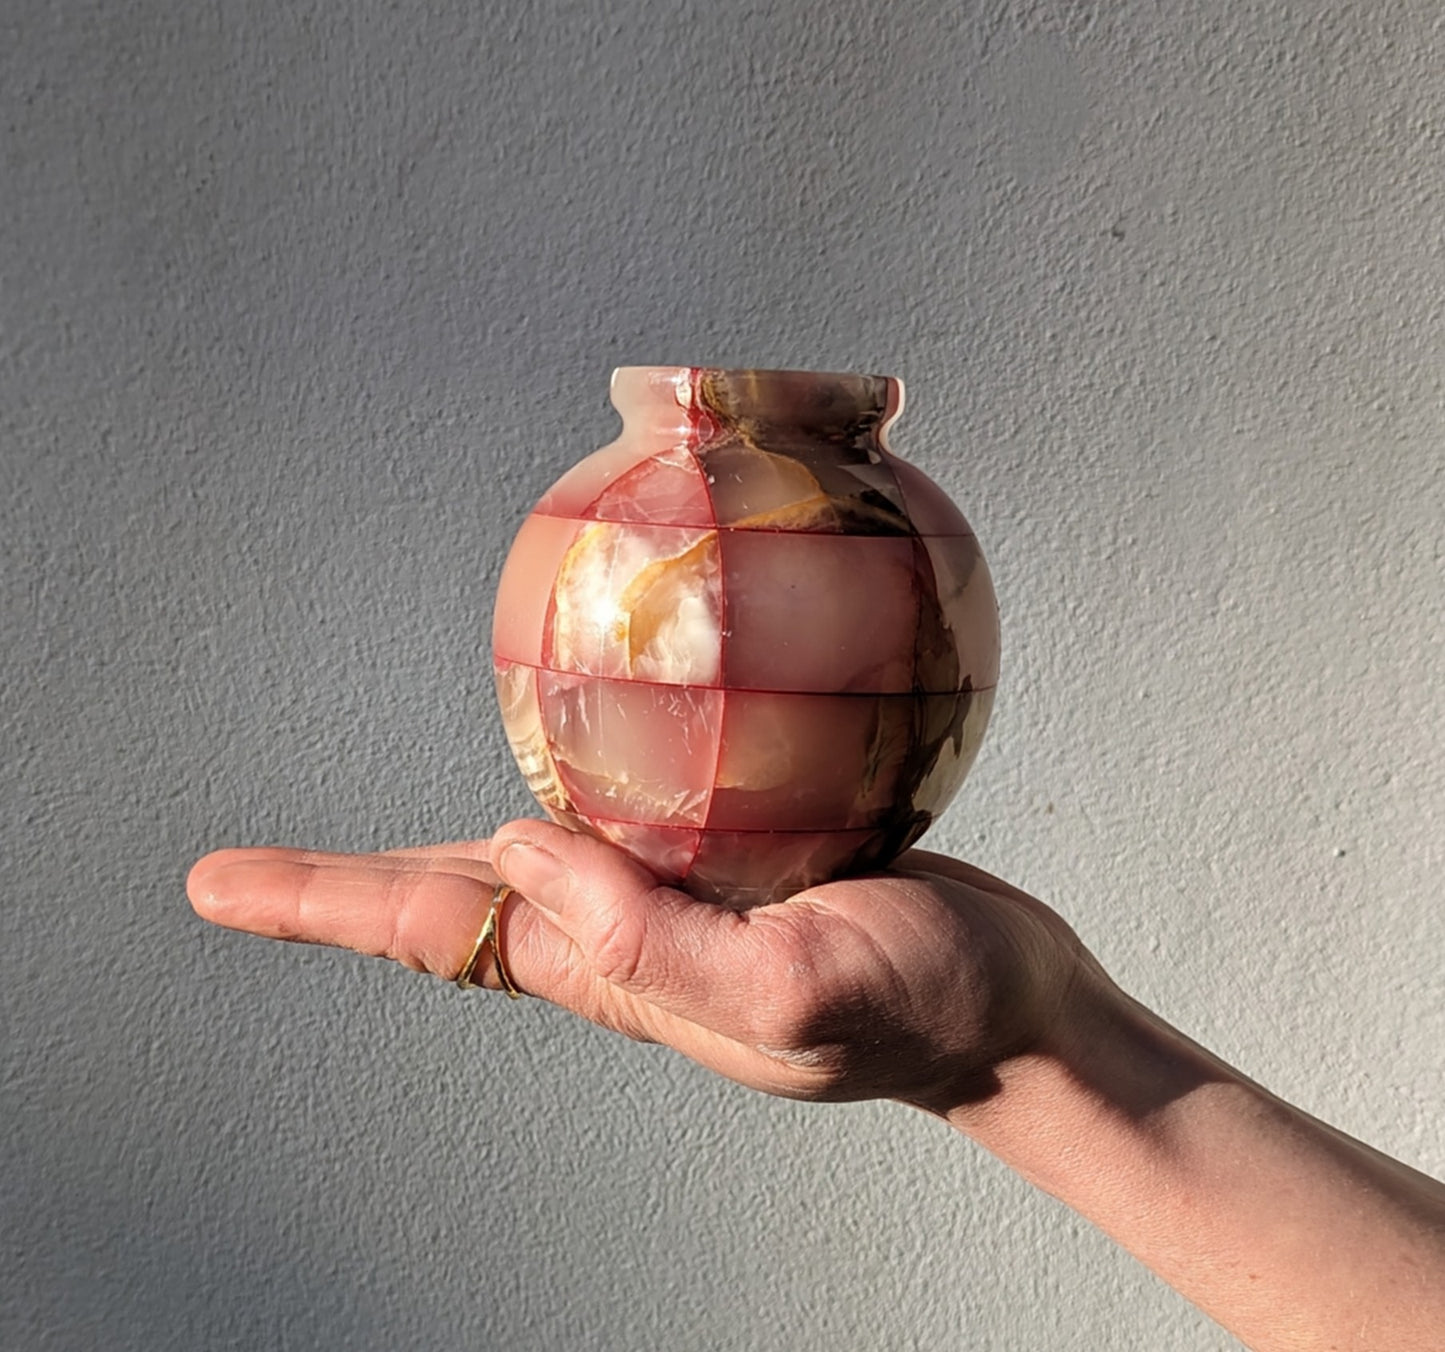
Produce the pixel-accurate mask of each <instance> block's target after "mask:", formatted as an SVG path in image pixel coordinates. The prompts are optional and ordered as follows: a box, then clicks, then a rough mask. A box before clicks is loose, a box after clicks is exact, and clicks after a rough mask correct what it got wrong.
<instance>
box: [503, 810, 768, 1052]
mask: <svg viewBox="0 0 1445 1352" xmlns="http://www.w3.org/2000/svg"><path fill="white" fill-rule="evenodd" d="M491 855H492V866H493V868H495V870H496V871H497V873H498V874H499V875H500V876H501V878H502V880H503V881H504V882H506V883H508V884H510V885H511V886H512V887H514V888H516V889H517V891H518V892H520V893H521V894H522V896H524V897H525V898H526V899H527V900H528V901H529V902H531V903H532V904H533V905H534V906H536V907H537V908H538V909H540V910H542V911H545V912H546V913H547V915H548V916H549V918H550V919H551V920H552V922H553V923H554V924H555V925H556V926H557V928H558V929H560V930H561V931H562V932H563V933H564V934H565V935H566V936H567V937H568V938H569V939H571V940H572V942H573V944H575V945H576V947H577V949H578V951H579V952H580V954H581V955H582V957H583V959H584V960H585V961H586V962H587V963H588V964H589V966H590V967H591V968H592V970H593V971H594V972H595V973H596V975H597V976H599V977H601V978H602V979H603V980H604V981H607V982H609V983H611V984H612V985H614V986H617V987H619V988H620V989H622V990H624V991H626V992H627V993H628V994H630V995H633V996H636V997H638V998H641V999H644V1000H647V1001H648V1002H650V1003H652V1004H656V1005H659V1006H661V1007H663V1008H665V1009H666V1010H668V1011H669V1012H671V1013H674V1014H677V1015H680V1016H681V1017H683V1018H686V1019H691V1020H693V1021H695V1022H698V1023H702V1024H704V1025H707V1026H712V1027H717V1026H718V1023H719V1021H720V1019H721V1020H722V1021H724V1022H726V1021H730V1019H729V1015H730V1014H731V1013H732V1012H733V1011H734V1010H736V1009H738V1008H739V1007H740V1006H742V1005H743V1004H744V1002H751V1003H754V1004H755V1003H756V1000H757V992H758V983H759V981H760V979H761V980H764V981H766V976H765V975H764V974H763V973H762V972H761V971H760V970H759V968H760V963H761V962H762V960H763V958H764V956H765V952H764V950H765V947H766V945H765V942H764V936H763V935H762V934H760V933H759V932H758V927H755V926H753V925H751V924H750V923H749V917H748V915H747V914H745V913H739V912H736V911H730V910H727V909H726V908H724V907H721V906H716V905H713V904H711V903H709V902H703V901H696V900H694V899H693V898H692V897H689V896H688V895H687V894H686V893H684V892H679V891H677V890H675V889H674V888H670V887H663V886H661V885H660V884H659V883H658V881H657V879H656V878H655V877H654V876H653V875H652V874H651V873H649V872H648V871H647V869H645V868H644V867H643V866H642V865H641V864H639V863H637V862H636V861H635V860H634V859H632V858H631V857H630V856H628V855H626V854H624V853H623V852H622V851H621V850H619V849H617V848H616V847H615V846H613V845H609V844H607V843H606V842H604V841H601V840H597V839H594V838H593V837H591V836H585V835H582V834H581V833H579V832H575V831H570V830H567V829H566V828H565V827H561V826H556V825H554V824H552V823H550V822H539V821H516V822H509V823H508V824H507V825H506V826H504V827H502V828H501V829H500V830H499V831H498V832H497V833H496V834H495V835H494V836H493V837H492V845H491Z"/></svg>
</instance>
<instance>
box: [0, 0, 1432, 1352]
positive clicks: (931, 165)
mask: <svg viewBox="0 0 1445 1352" xmlns="http://www.w3.org/2000/svg"><path fill="white" fill-rule="evenodd" d="M1442 22H1445V21H1442V18H1441V11H1440V8H1439V6H1438V5H1437V4H1435V3H1433V0H1391V2H1390V3H1381V2H1380V0H1370V3H1366V2H1365V0H1352V2H1351V3H1346V4H1339V5H1333V6H1328V7H1324V8H1323V12H1321V7H1320V6H1314V5H1310V6H1300V5H1291V4H1288V3H1285V0H1254V2H1253V3H1246V2H1245V0H1226V3H1213V2H1212V0H1211V2H1208V3H1207V2H1206V0H1182V2H1181V3H1178V4H1171V5H1157V4H1151V3H1146V2H1145V0H1125V2H1124V3H1119V4H1114V5H1108V6H1085V5H1077V4H1071V3H1065V0H1038V3H1023V2H1022V0H1018V2H1017V3H1006V2H1002V0H1000V2H998V3H990V4H983V5H973V6H969V5H964V4H944V3H940V0H924V2H923V3H918V4H895V5H890V6H880V5H871V4H865V3H862V2H861V0H828V3H824V0H799V2H798V3H790V4H785V5H761V4H742V3H734V2H733V0H716V2H714V3H708V4H702V3H698V4H692V3H687V4H677V3H668V0H626V2H625V3H611V4H607V5H601V4H595V5H586V4H565V3H561V0H536V2H535V3H525V2H524V0H489V3H487V4H481V5H478V4H465V3H460V2H459V0H423V2H422V3H416V4H410V5H393V4H385V3H382V2H381V0H361V2H360V3H355V4H349V5H335V4H310V3H295V2H294V0H293V2H292V3H285V4H282V3H278V2H277V0H254V2H253V3H247V4H243V5H228V6H205V5H189V6H176V5H167V4H162V3H159V2H158V0H119V2H113V3H107V4H101V3H99V2H98V0H54V2H53V3H41V2H40V0H19V2H18V3H15V0H12V3H10V4H9V5H7V6H5V7H4V10H3V12H0V475H3V480H0V490H3V491H0V513H3V520H0V558H3V580H0V589H3V590H0V604H3V608H4V609H3V616H4V619H3V624H4V629H3V637H4V642H3V645H0V701H3V721H0V735H3V739H4V740H3V751H4V754H3V757H0V795H3V804H4V815H3V818H0V839H3V874H0V878H3V883H0V887H3V892H0V896H3V903H0V904H3V916H4V942H3V944H0V1008H3V1017H0V1026H3V1028H4V1030H5V1032H4V1037H3V1045H0V1067H3V1070H0V1075H3V1078H0V1127H3V1130H0V1188H3V1193H0V1233H3V1236H4V1239H3V1257H0V1345H3V1346H4V1347H6V1348H17V1349H29V1348H38V1347H52V1346H54V1347H66V1348H71V1347H75V1348H80V1347H85V1348H92V1347H94V1348H108V1349H109V1348H114V1349H146V1350H147V1352H155V1349H166V1348H177V1349H195V1348H203V1347H204V1348H209V1347H222V1346H236V1347H247V1348H250V1347H257V1348H261V1347H265V1348H270V1347H277V1348H279V1347H298V1348H300V1347H306V1348H310V1347H323V1348H331V1347H346V1348H348V1349H350V1352H361V1349H393V1348H398V1347H436V1348H443V1347H462V1346H470V1347H503V1346H505V1347H508V1348H511V1349H515V1350H516V1352H527V1350H529V1349H538V1350H543V1349H548V1350H550V1349H558V1348H626V1349H653V1348H656V1349H721V1348H726V1349H739V1350H742V1349H746V1350H747V1352H759V1350H762V1352H766V1350H767V1349H778V1350H779V1352H782V1350H783V1349H787V1350H788V1352H799V1350H800V1349H801V1350H806V1349H819V1350H820V1352H821V1350H822V1349H828V1350H829V1352H837V1350H838V1349H850V1350H851V1349H874V1348H909V1347H912V1348H930V1349H931V1348H939V1347H962V1348H978V1349H984V1348H988V1349H995V1348H998V1349H1004V1348H1008V1349H1012V1348H1029V1349H1058V1350H1060V1352H1063V1350H1064V1349H1068V1350H1069V1352H1076V1350H1077V1352H1097V1349H1100V1348H1109V1349H1119V1348H1125V1349H1133V1348H1137V1349H1141V1350H1142V1349H1147V1350H1148V1352H1171V1350H1175V1349H1191V1350H1192V1349H1205V1348H1219V1347H1222V1346H1225V1345H1227V1343H1228V1340H1227V1339H1225V1338H1223V1336H1222V1335H1221V1334H1220V1333H1218V1332H1217V1330H1215V1329H1214V1328H1213V1327H1212V1326H1211V1325H1209V1324H1208V1323H1207V1322H1206V1321H1205V1320H1203V1319H1202V1317H1200V1316H1198V1315H1196V1314H1195V1313H1194V1312H1193V1311H1191V1310H1190V1309H1189V1308H1188V1307H1186V1306H1185V1305H1183V1304H1182V1302H1180V1301H1179V1300H1178V1299H1177V1298H1175V1297H1174V1296H1173V1295H1172V1294H1171V1293H1170V1292H1169V1291H1167V1290H1166V1289H1164V1288H1163V1287H1162V1286H1161V1285H1159V1284H1158V1283H1157V1282H1155V1281H1154V1280H1153V1279H1152V1278H1151V1277H1149V1276H1148V1275H1147V1274H1145V1273H1144V1272H1142V1271H1141V1270H1140V1269H1138V1268H1137V1267H1136V1266H1135V1265H1134V1264H1133V1263H1132V1261H1131V1260H1129V1259H1128V1258H1126V1257H1125V1256H1123V1255H1122V1254H1120V1253H1118V1252H1116V1251H1115V1250H1114V1249H1113V1248H1112V1247H1111V1246H1110V1244H1109V1243H1108V1242H1107V1241H1106V1240H1104V1239H1102V1238H1101V1237H1099V1236H1098V1235H1097V1234H1095V1233H1093V1232H1092V1231H1091V1230H1090V1229H1089V1228H1088V1227H1087V1226H1086V1225H1084V1224H1083V1223H1081V1222H1079V1221H1077V1220H1075V1219H1074V1218H1073V1217H1071V1216H1070V1215H1069V1214H1068V1213H1067V1212H1065V1211H1063V1210H1062V1209H1061V1208H1059V1207H1058V1206H1056V1205H1055V1204H1054V1203H1052V1202H1051V1201H1049V1200H1048V1199H1046V1198H1043V1197H1040V1196H1037V1195H1034V1194H1032V1193H1031V1192H1030V1191H1029V1190H1028V1189H1027V1188H1026V1187H1025V1186H1024V1185H1023V1184H1021V1183H1019V1182H1017V1181H1016V1180H1015V1179H1013V1178H1012V1177H1010V1176H1009V1175H1008V1174H1007V1173H1006V1172H1005V1171H1004V1170H1003V1169H1002V1168H1001V1167H999V1166H997V1165H996V1164H995V1163H994V1162H993V1161H992V1160H991V1159H989V1158H988V1157H986V1156H984V1155H982V1154H981V1153H979V1152H977V1151H976V1150H974V1149H973V1148H972V1147H971V1146H970V1145H968V1144H967V1143H966V1142H964V1141H962V1140H960V1139H957V1138H955V1137H952V1136H951V1135H950V1134H949V1133H948V1132H947V1131H946V1130H945V1129H944V1128H942V1127H941V1126H939V1125H937V1124H935V1123H932V1122H931V1121H929V1120H926V1119H924V1118H923V1117H921V1116H919V1115H916V1114H913V1113H911V1112H908V1111H906V1110H904V1109H902V1108H897V1107H894V1106H891V1105H867V1106H862V1107H852V1108H814V1107H806V1106H801V1105H796V1104H788V1103H780V1102H775V1101H770V1100H766V1099H763V1098H761V1097H756V1096H753V1095H750V1094H749V1093H747V1092H745V1091H743V1090H740V1089H735V1088H733V1087H732V1086H730V1085H727V1084H724V1083H720V1082H717V1081H714V1080H712V1079H710V1078H709V1077H708V1076H707V1075H705V1074H704V1073H703V1072H701V1071H698V1070H695V1069H694V1068H692V1067H691V1066H689V1065H687V1064H683V1063H681V1062H680V1061H678V1060H677V1059H675V1058H673V1057H672V1056H671V1055H670V1054H669V1053H667V1052H664V1051H661V1050H658V1049H655V1048H639V1047H634V1046H631V1045H628V1044H626V1043H624V1042H622V1041H620V1040H616V1039H612V1038H609V1037H607V1036H605V1035H603V1034H601V1033H598V1032H595V1031H593V1030H591V1029H589V1028H587V1027H584V1026H581V1025H579V1024H578V1023H576V1022H575V1021H574V1020H572V1019H570V1018H568V1017H567V1016H565V1015H562V1014H560V1013H558V1012H556V1011H553V1010H550V1009H548V1008H545V1007H543V1006H541V1005H540V1004H538V1003H535V1002H534V1003H529V1004H526V1005H522V1006H515V1007H514V1006H511V1005H509V1004H507V1003H505V1002H498V1001H495V1000H491V1001H489V1000H487V999H485V998H479V997H475V996H473V997H470V998H468V997H465V996H462V995H460V994H458V993H457V992H456V991H455V990H453V989H451V988H450V987H447V986H445V985H443V984H441V983H437V982H428V981H426V980H424V979H422V978H418V977H415V976H411V975H409V974H406V973H403V972H400V971H396V970H390V969H387V968H385V967H383V966H381V965H379V964H368V963H367V962H365V961H363V960H361V959H359V958H358V959H352V958H349V957H345V956H342V955H338V954H334V953H331V952H325V951H319V950H308V949H301V950H298V949H287V948H283V947H280V946H273V945H268V944H264V943H262V942H260V941H254V940H249V939H246V938H244V937H241V936H237V935H229V934H224V933H220V932H214V931H208V930H207V929H206V928H205V927H203V926H202V925H201V923H200V922H199V921H196V920H195V919H193V917H192V916H191V914H190V912H189V910H188V908H187V906H186V903H185V900H184V898H183V895H182V888H181V882H182V878H183V876H184V872H185V869H186V867H187V865H188V864H189V862H190V861H191V860H192V859H193V858H194V857H195V856H196V855H198V854H200V853H201V852H203V851H204V850H205V849H207V848H210V847H213V846H218V845H222V844H233V843H243V842H263V841H282V842H294V843H308V844H314V845H318V846H322V847H330V848H338V849H342V848H367V847H379V846H386V845H394V844H400V843H404V842H414V841H420V840H430V839H441V838H448V837H456V836H463V835H471V834H480V833H483V832H484V831H485V830H486V828H487V826H488V824H489V823H492V822H495V821H496V820H498V819H499V818H501V817H503V816H506V815H510V814H513V813H516V812H518V811H521V810H523V809H524V808H525V806H526V801H525V798H524V795H523V791H522V789H521V787H520V783H519V781H518V778H517V776H516V774H515V772H514V771H513V770H512V768H511V766H510V764H509V763H508V762H507V761H506V759H505V755H504V750H503V747H502V744H501V741H500V738H499V731H498V725H497V719H496V716H495V712H494V709H493V706H492V703H491V694H490V688H489V681H488V677H487V674H486V666H485V634H486V632H487V626H488V622H489V608H490V598H491V594H492V590H493V587H494V585H495V583H496V579H497V573H498V567H499V564H500V560H501V558H502V555H503V553H504V551H505V548H506V545H507V542H508V538H509V535H510V532H511V531H512V529H513V528H514V526H515V524H516V523H517V521H518V520H519V518H520V517H521V515H522V514H523V513H524V512H525V511H526V510H527V508H528V507H529V506H530V504H531V502H532V501H533V500H534V498H535V497H536V496H537V495H538V494H539V493H540V491H541V490H542V488H543V487H544V486H545V485H546V484H547V483H548V482H549V481H550V480H551V479H552V478H553V477H555V476H556V474H557V473H558V472H559V471H560V470H561V469H562V468H563V467H565V466H566V465H567V464H569V463H570V462H571V461H572V460H573V459H575V458H576V457H577V456H579V455H581V454H583V453H584V452H585V451H587V450H589V449H591V448H592V447H593V446H595V445H597V444H599V443H600V442H601V441H603V440H605V439H607V438H609V437H610V436H611V435H612V430H613V426H614V420H613V417H612V415H611V413H610V412H609V410H608V408H607V406H606V404H605V387H606V380H607V373H608V370H609V368H610V367H611V366H613V365H614V364H618V363H622V362H651V361H658V362H689V361H697V362H711V363H718V364H736V365H744V364H758V365H798V366H814V367H822V368H833V369H839V368H842V369H862V370H882V371H893V372H897V373H899V374H901V375H902V376H904V377H905V378H906V379H907V381H908V383H909V389H910V408H909V412H908V413H907V414H906V415H905V417H904V419H903V421H902V423H901V424H900V426H899V429H898V436H897V439H896V444H897V446H898V448H899V449H900V450H901V451H902V452H903V453H905V454H907V455H909V456H910V457H911V458H913V459H915V460H916V461H917V462H918V463H919V464H921V465H923V466H924V467H925V468H926V469H928V470H929V471H930V472H931V473H933V474H934V475H935V476H936V477H937V478H939V479H940V480H941V481H942V482H944V483H945V484H946V485H947V486H948V487H949V488H950V489H951V490H952V491H954V492H955V493H956V495H957V496H958V498H959V499H960V501H961V502H962V503H963V504H964V506H965V510H966V511H967V512H968V513H969V515H970V517H971V519H972V520H973V522H974V525H975V526H976V527H977V529H978V531H979V533H980V535H981V536H982V538H983V540H984V543H985V547H986V548H987V550H988V552H989V554H990V558H991V561H992V564H993V567H994V572H995V577H996V580H997V583H998V587H999V592H1000V596H1001V600H1002V606H1003V615H1004V625H1005V673H1004V684H1003V687H1002V690H1001V697H1000V703H999V707H998V711H997V714H996V720H995V724H994V727H993V729H992V731H991V733H990V737H989V740H988V742H987V744H986V746H985V749H984V752H983V755H982V757H981V759H980V761H979V764H978V766H977V769H976V771H975V773H974V775H973V777H972V779H971V780H970V782H969V784H968V785H967V786H966V787H965V790H964V792H963V794H962V796H961V798H960V800H959V801H958V803H957V804H956V806H955V807H954V808H953V809H952V810H951V813H950V815H949V816H948V817H947V818H946V819H945V820H944V822H942V823H941V824H940V825H939V826H938V827H937V828H936V829H935V831H934V833H933V835H932V837H931V838H930V843H931V844H932V845H933V846H935V847H937V848H945V849H949V850H952V851H955V852H959V853H963V854H966V855H968V856H970V857H971V858H973V859H974V860H976V861H977V862H979V863H981V864H982V865H984V866H985V867H987V868H990V869H992V870H995V871H997V872H1000V873H1002V874H1004V875H1006V876H1007V877H1009V878H1011V879H1013V880H1015V881H1017V882H1018V883H1020V884H1022V885H1024V886H1026V887H1029V888H1031V889H1032V890H1034V891H1036V892H1037V893H1038V894H1039V895H1040V896H1042V897H1044V898H1046V899H1048V900H1049V901H1051V902H1053V903H1054V904H1055V905H1056V906H1058V907H1059V908H1060V909H1061V910H1062V911H1063V912H1064V913H1065V915H1067V916H1068V917H1069V918H1070V919H1071V920H1072V921H1073V922H1074V924H1075V925H1076V926H1077V928H1079V929H1080V930H1081V931H1082V933H1083V934H1084V936H1085V937H1086V938H1087V939H1088V940H1089V941H1090V942H1091V943H1092V945H1093V946H1094V947H1095V948H1096V950H1097V951H1098V952H1099V953H1100V955H1101V956H1102V957H1103V958H1104V960H1105V961H1106V962H1107V963H1108V964H1109V965H1110V967H1111V968H1112V969H1113V971H1114V972H1115V973H1116V974H1117V975H1118V976H1119V978H1120V979H1121V981H1122V982H1123V983H1124V984H1125V985H1126V987H1128V988H1129V989H1131V990H1132V991H1134V992H1135V993H1136V994H1138V995H1139V996H1140V997H1142V998H1144V999H1145V1000H1147V1001H1149V1002H1151V1003H1153V1004H1155V1005H1156V1006H1157V1007H1159V1008H1160V1009H1161V1010H1163V1011H1164V1012H1165V1013H1166V1014H1167V1015H1168V1016H1169V1017H1170V1018H1172V1019H1173V1020H1174V1021H1176V1022H1177V1023H1178V1024H1180V1025H1181V1026H1182V1027H1183V1028H1185V1029H1186V1030H1188V1031H1189V1032H1191V1033H1192V1034H1194V1035H1195V1036H1196V1037H1198V1038H1200V1039H1201V1040H1203V1041H1205V1042H1207V1043H1209V1044H1210V1045H1211V1046H1213V1047H1214V1048H1216V1049H1217V1050H1218V1051H1220V1052H1221V1053H1223V1054H1224V1055H1225V1056H1227V1057H1229V1058H1231V1059H1232V1060H1234V1061H1235V1062H1236V1063H1238V1064H1239V1065H1241V1066H1242V1067H1244V1068H1245V1069H1246V1070H1247V1071H1249V1072H1250V1073H1251V1074H1253V1075H1255V1076H1256V1077H1258V1078H1260V1079H1262V1080H1264V1081H1266V1082H1267V1083H1269V1084H1270V1085H1271V1086H1273V1087H1274V1088H1276V1089H1277V1090H1279V1091H1280V1092H1282V1093H1284V1094H1286V1095H1288V1096H1290V1097H1292V1098H1294V1099H1295V1100H1297V1101H1299V1102H1300V1103H1302V1104H1304V1105H1305V1106H1306V1107H1308V1108H1309V1109H1311V1110H1312V1111H1314V1112H1316V1113H1318V1114H1320V1115H1322V1116H1324V1117H1326V1118H1328V1119H1329V1120H1331V1121H1333V1122H1335V1123H1337V1124H1339V1125H1340V1126H1342V1127H1343V1128H1345V1129H1347V1130H1349V1131H1351V1132H1354V1133H1356V1134H1359V1135H1363V1136H1364V1137H1366V1138H1367V1139H1369V1140H1371V1141H1373V1142H1375V1143H1376V1144H1378V1145H1380V1146H1382V1147H1383V1148H1385V1149H1386V1150H1389V1151H1391V1152H1394V1153H1396V1154H1398V1155H1400V1156H1402V1157H1403V1158H1405V1159H1407V1160H1409V1161H1410V1162H1411V1163H1413V1164H1415V1165H1417V1166H1420V1167H1423V1168H1425V1169H1427V1170H1430V1171H1434V1172H1437V1173H1438V1172H1440V1171H1442V1170H1445V1133H1442V1126H1441V1123H1442V1111H1445V1057H1442V1053H1441V1048H1442V1047H1445V994H1442V979H1441V963H1442V958H1445V908H1442V882H1441V878H1442V873H1445V731H1442V729H1445V693H1442V689H1445V686H1442V680H1441V672H1442V670H1445V651H1442V640H1441V635H1442V632H1445V580H1442V578H1445V527H1442V522H1445V396H1442V373H1445V227H1442V211H1445V206H1442V199H1441V192H1442V184H1445V74H1442V72H1445V26H1442Z"/></svg>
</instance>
